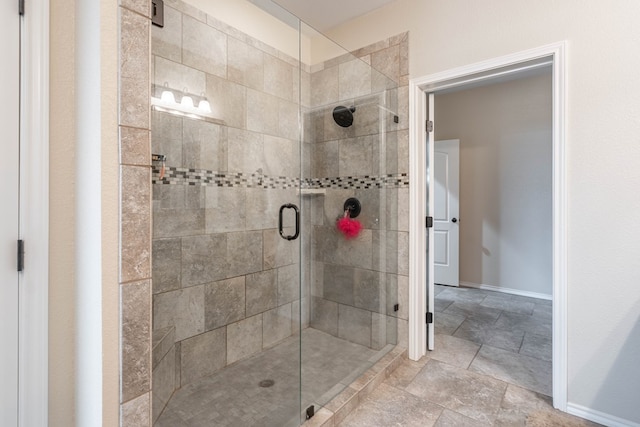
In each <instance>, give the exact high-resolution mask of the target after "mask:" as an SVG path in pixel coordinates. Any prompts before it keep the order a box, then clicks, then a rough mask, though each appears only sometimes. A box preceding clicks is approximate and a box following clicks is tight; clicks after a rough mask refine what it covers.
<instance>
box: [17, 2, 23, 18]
mask: <svg viewBox="0 0 640 427" xmlns="http://www.w3.org/2000/svg"><path fill="white" fill-rule="evenodd" d="M18 13H19V14H20V16H22V15H24V0H18Z"/></svg>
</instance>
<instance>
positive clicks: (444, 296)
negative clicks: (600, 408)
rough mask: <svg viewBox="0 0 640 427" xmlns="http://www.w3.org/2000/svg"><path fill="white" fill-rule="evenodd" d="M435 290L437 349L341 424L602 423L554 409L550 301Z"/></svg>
mask: <svg viewBox="0 0 640 427" xmlns="http://www.w3.org/2000/svg"><path fill="white" fill-rule="evenodd" d="M436 292H437V295H436V313H435V316H434V317H435V326H436V343H435V347H436V350H435V351H432V352H429V353H428V354H427V356H425V357H423V358H422V359H421V360H419V361H418V362H414V361H411V360H406V361H405V362H403V364H402V365H401V366H400V367H399V368H398V369H397V370H396V371H395V372H394V373H393V374H392V375H391V376H390V377H389V378H388V379H387V380H386V381H385V382H384V383H382V385H381V386H380V387H378V388H377V389H376V390H375V391H374V392H373V393H371V394H370V395H369V396H368V397H367V398H366V399H365V400H364V401H363V402H360V406H359V407H358V408H357V409H356V410H355V411H354V412H352V413H351V414H350V415H349V416H348V417H347V418H346V419H345V420H344V421H343V422H342V423H341V424H340V427H360V426H362V427H365V426H366V427H373V426H420V427H428V426H439V427H443V426H455V427H466V426H509V427H511V426H536V427H542V426H563V427H565V426H567V427H573V426H576V427H577V426H597V425H598V424H595V423H592V422H589V421H586V420H583V419H581V418H577V417H574V416H571V415H568V414H565V413H563V412H560V411H557V410H555V409H553V406H552V401H551V397H550V395H551V303H550V301H544V300H538V299H534V298H525V297H519V296H510V295H504V294H501V293H495V292H490V291H484V290H479V289H470V288H447V287H442V286H437V291H436Z"/></svg>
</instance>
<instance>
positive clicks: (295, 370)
mask: <svg viewBox="0 0 640 427" xmlns="http://www.w3.org/2000/svg"><path fill="white" fill-rule="evenodd" d="M194 5H195V2H193V4H190V3H189V2H182V1H179V0H175V1H171V2H166V3H165V6H164V27H153V33H152V36H153V38H152V60H153V82H154V84H153V87H152V104H153V110H152V150H153V154H154V168H153V224H154V228H153V293H154V296H153V334H154V352H153V353H154V354H153V361H154V363H153V420H154V423H155V424H156V425H162V426H164V425H170V426H183V425H189V426H202V425H246V426H251V425H255V426H297V425H299V424H300V393H299V390H300V339H299V334H300V316H299V313H300V310H301V308H300V307H301V292H300V289H301V288H300V274H301V273H300V270H301V269H300V256H301V251H300V242H301V240H300V239H299V238H294V236H295V235H296V234H297V233H298V234H299V230H300V224H301V223H300V221H299V220H298V221H296V210H295V209H294V206H295V207H296V208H297V209H300V208H299V206H300V202H299V197H300V195H299V188H300V186H301V176H300V170H301V166H300V165H301V155H300V125H299V123H300V119H299V117H300V101H299V99H300V81H299V80H300V72H299V68H300V61H299V50H300V49H299V37H298V24H297V22H298V21H297V19H295V17H292V16H291V15H288V14H286V13H285V12H283V11H282V10H276V9H274V10H272V11H271V13H265V12H264V11H262V10H261V9H259V8H257V7H256V6H255V5H254V4H252V3H251V2H248V1H240V0H238V1H235V2H230V4H229V8H227V9H223V8H214V7H213V6H212V5H210V4H207V3H206V2H198V6H197V7H195V6H194ZM275 35H283V37H280V36H275ZM296 222H297V223H298V227H296Z"/></svg>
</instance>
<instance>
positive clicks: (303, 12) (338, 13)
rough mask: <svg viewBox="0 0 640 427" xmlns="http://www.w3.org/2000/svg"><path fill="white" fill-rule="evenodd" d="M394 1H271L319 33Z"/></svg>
mask: <svg viewBox="0 0 640 427" xmlns="http://www.w3.org/2000/svg"><path fill="white" fill-rule="evenodd" d="M394 1H395V0H273V2H274V3H277V4H279V5H280V6H282V7H283V8H285V9H287V10H288V11H289V12H291V13H293V14H294V15H296V16H297V17H298V18H300V19H302V21H304V22H306V23H307V24H309V25H310V26H312V27H313V28H315V29H316V30H319V31H323V32H324V31H326V30H328V29H330V28H333V27H336V26H338V25H340V24H342V23H344V22H347V21H350V20H351V19H353V18H356V17H358V16H361V15H365V14H367V13H369V12H371V11H372V10H375V9H378V8H380V7H382V6H384V5H386V4H389V3H393V2H394Z"/></svg>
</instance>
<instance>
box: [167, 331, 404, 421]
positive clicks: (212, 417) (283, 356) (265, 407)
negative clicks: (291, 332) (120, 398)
mask: <svg viewBox="0 0 640 427" xmlns="http://www.w3.org/2000/svg"><path fill="white" fill-rule="evenodd" d="M391 348H393V346H391V345H389V346H387V347H385V348H384V349H382V350H380V351H375V350H371V349H369V348H367V347H364V346H361V345H358V344H354V343H351V342H348V341H344V340H342V339H339V338H336V337H334V336H331V335H328V334H326V333H324V332H321V331H318V330H316V329H311V328H307V329H305V330H303V331H302V361H303V372H302V403H303V404H302V405H301V406H300V396H299V393H298V390H299V388H300V364H299V360H300V340H299V338H298V336H292V337H290V338H287V339H286V340H284V341H282V342H281V343H280V344H278V345H276V346H275V347H272V348H270V349H268V350H265V351H263V352H261V353H259V354H257V355H255V356H253V357H251V358H249V359H247V360H244V361H241V362H238V363H236V364H234V365H231V366H229V367H227V368H225V369H223V370H221V371H220V372H217V373H216V374H214V375H212V376H210V377H206V378H202V379H200V380H198V381H196V382H194V383H192V384H189V385H187V386H185V387H183V388H181V389H179V390H177V391H176V392H175V393H174V395H173V396H172V398H171V400H170V401H169V404H168V405H167V407H166V408H165V410H164V412H163V413H162V415H160V417H159V419H158V421H157V422H156V424H155V426H157V427H184V426H192V427H194V426H198V427H200V426H242V427H249V426H261V427H267V426H273V427H288V426H291V427H293V426H298V425H299V424H300V416H299V414H300V408H306V407H308V406H309V405H311V404H314V405H315V406H316V410H317V409H318V405H324V404H325V403H327V402H328V401H329V400H330V399H331V398H332V397H333V396H334V395H336V394H337V393H338V392H340V391H341V390H342V389H344V388H345V387H346V386H347V385H348V384H350V383H351V382H352V380H353V379H355V378H356V377H357V376H359V375H360V374H361V373H362V372H364V371H365V370H366V369H368V368H369V367H370V366H371V365H373V363H375V362H376V361H377V360H379V359H380V358H381V357H382V356H383V355H384V354H385V353H387V352H388V351H389V349H391ZM263 380H273V381H274V384H273V385H272V386H271V387H260V385H259V384H260V382H261V381H263ZM336 384H337V385H336Z"/></svg>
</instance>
